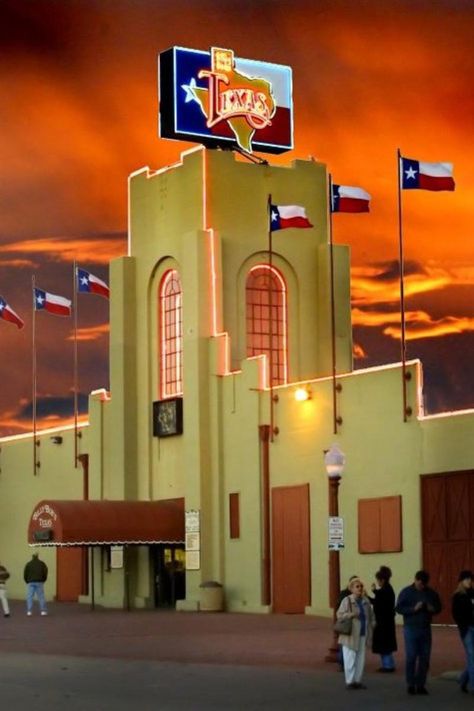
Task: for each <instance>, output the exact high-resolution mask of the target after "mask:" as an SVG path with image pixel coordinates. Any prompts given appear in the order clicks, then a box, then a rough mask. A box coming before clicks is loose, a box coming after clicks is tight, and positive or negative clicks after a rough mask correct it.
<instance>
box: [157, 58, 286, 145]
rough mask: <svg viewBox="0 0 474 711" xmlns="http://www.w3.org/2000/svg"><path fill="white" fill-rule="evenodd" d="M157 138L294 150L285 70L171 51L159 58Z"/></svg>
mask: <svg viewBox="0 0 474 711" xmlns="http://www.w3.org/2000/svg"><path fill="white" fill-rule="evenodd" d="M159 81H160V126H159V128H160V130H159V133H160V136H161V137H162V138H172V139H176V140H185V141H197V142H199V143H203V144H204V145H207V146H209V147H218V146H220V147H223V148H231V147H233V146H235V147H239V148H241V149H242V150H244V151H247V152H249V153H252V152H253V151H261V152H264V153H283V152H284V151H288V150H291V148H293V100H292V74H291V69H290V67H286V66H284V65H281V64H269V63H268V62H259V61H253V60H249V59H241V58H239V57H235V56H234V52H233V51H232V50H230V49H220V48H217V47H213V48H212V49H211V51H210V52H202V51H199V50H194V49H185V48H184V47H172V48H171V49H169V50H167V51H166V52H163V53H162V54H161V55H160V57H159Z"/></svg>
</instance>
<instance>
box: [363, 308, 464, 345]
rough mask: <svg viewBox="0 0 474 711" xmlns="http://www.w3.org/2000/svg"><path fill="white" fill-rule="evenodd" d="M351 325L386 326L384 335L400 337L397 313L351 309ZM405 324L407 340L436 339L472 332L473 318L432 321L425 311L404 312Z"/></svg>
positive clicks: (447, 318)
mask: <svg viewBox="0 0 474 711" xmlns="http://www.w3.org/2000/svg"><path fill="white" fill-rule="evenodd" d="M352 323H353V325H354V326H366V327H382V326H386V327H385V328H384V329H383V333H384V335H386V336H390V337H391V338H395V339H398V340H399V339H400V337H401V326H400V313H399V312H390V313H384V312H381V311H379V312H377V311H362V310H361V309H353V310H352ZM390 324H396V325H390ZM405 324H406V330H405V338H406V339H407V340H416V339H419V338H436V337H439V336H447V335H450V334H453V333H464V332H467V331H474V318H469V317H456V316H445V317H443V318H440V319H432V318H431V316H430V315H429V314H427V313H426V312H425V311H406V312H405Z"/></svg>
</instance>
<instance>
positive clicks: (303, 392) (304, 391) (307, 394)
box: [295, 385, 313, 402]
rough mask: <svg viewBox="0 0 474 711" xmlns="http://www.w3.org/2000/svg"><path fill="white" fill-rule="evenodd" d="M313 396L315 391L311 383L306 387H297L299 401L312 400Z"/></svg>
mask: <svg viewBox="0 0 474 711" xmlns="http://www.w3.org/2000/svg"><path fill="white" fill-rule="evenodd" d="M312 397H313V391H312V390H311V388H310V386H309V385H306V386H305V387H300V388H296V390H295V400H296V401H297V402H305V400H311V398H312Z"/></svg>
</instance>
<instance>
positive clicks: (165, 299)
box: [158, 269, 183, 398]
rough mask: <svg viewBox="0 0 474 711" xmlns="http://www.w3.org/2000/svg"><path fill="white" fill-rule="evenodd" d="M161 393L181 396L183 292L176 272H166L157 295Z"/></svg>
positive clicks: (173, 270)
mask: <svg viewBox="0 0 474 711" xmlns="http://www.w3.org/2000/svg"><path fill="white" fill-rule="evenodd" d="M158 301H159V334H160V335H159V339H160V340H159V353H160V393H161V397H162V398H166V397H173V396H174V395H182V394H183V308H182V303H183V292H182V288H181V280H180V278H179V274H178V272H177V270H176V269H170V270H169V271H167V272H166V273H165V274H164V276H163V278H162V280H161V283H160V286H159V293H158Z"/></svg>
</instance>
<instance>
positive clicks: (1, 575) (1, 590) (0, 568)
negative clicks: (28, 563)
mask: <svg viewBox="0 0 474 711" xmlns="http://www.w3.org/2000/svg"><path fill="white" fill-rule="evenodd" d="M9 577H10V573H9V572H8V570H7V569H6V568H5V566H4V565H2V564H1V563H0V602H1V603H2V608H3V616H4V617H10V607H9V605H8V598H7V588H6V585H5V583H6V582H7V580H8V578H9Z"/></svg>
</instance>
